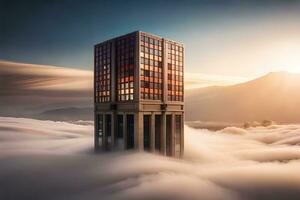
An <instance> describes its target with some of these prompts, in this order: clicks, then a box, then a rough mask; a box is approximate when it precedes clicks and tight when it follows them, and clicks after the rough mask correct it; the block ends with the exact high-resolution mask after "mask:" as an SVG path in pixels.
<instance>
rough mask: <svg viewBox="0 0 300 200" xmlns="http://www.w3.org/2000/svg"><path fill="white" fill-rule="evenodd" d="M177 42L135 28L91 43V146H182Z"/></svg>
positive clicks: (175, 149) (175, 150)
mask: <svg viewBox="0 0 300 200" xmlns="http://www.w3.org/2000/svg"><path fill="white" fill-rule="evenodd" d="M183 69H184V48H183V45H182V44H180V43H178V42H174V41H171V40H168V39H165V38H161V37H158V36H155V35H152V34H149V33H145V32H141V31H136V32H133V33H129V34H126V35H123V36H120V37H117V38H113V39H111V40H107V41H105V42H102V43H100V44H97V45H95V47H94V111H95V113H94V114H95V116H94V117H95V118H94V119H95V133H94V134H95V135H94V136H95V150H98V149H100V148H101V149H105V150H125V149H137V150H144V151H149V152H157V153H161V154H163V155H167V156H174V157H180V156H181V155H182V154H183V150H184V84H183V81H184V80H183V75H184V74H183V73H184V71H183Z"/></svg>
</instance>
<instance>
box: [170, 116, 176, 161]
mask: <svg viewBox="0 0 300 200" xmlns="http://www.w3.org/2000/svg"><path fill="white" fill-rule="evenodd" d="M171 123H172V125H171V127H172V130H171V156H175V142H176V140H175V131H176V124H175V114H174V113H172V119H171Z"/></svg>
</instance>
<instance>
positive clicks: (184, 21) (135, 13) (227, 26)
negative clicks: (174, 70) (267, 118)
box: [0, 0, 300, 78]
mask: <svg viewBox="0 0 300 200" xmlns="http://www.w3.org/2000/svg"><path fill="white" fill-rule="evenodd" d="M225 2H226V3H225ZM135 30H142V31H146V32H150V33H154V34H157V35H161V36H163V37H167V38H170V39H173V40H178V41H181V42H183V43H184V44H185V47H186V58H185V64H186V67H185V71H186V72H188V73H196V72H197V73H202V74H217V75H227V76H238V77H247V78H252V77H255V76H259V75H262V74H264V73H267V72H269V71H278V70H288V71H293V72H295V71H298V72H300V56H299V52H300V1H290V0H288V1H279V0H276V1H275V0H274V1H263V0H260V1H238V0H235V1H208V0H203V1H200V0H199V1H184V0H182V1H167V0H164V1H156V0H151V1H150V0H148V1H142V0H139V1H121V0H120V1H115V0H110V1H99V0H98V1H83V0H82V1H79V0H77V1H71V0H60V1H14V0H9V1H5V0H0V59H4V60H12V61H18V62H26V63H37V64H50V65H59V66H70V67H77V68H84V69H92V67H93V45H94V44H96V43H98V42H101V41H103V40H106V39H110V38H111V37H114V36H118V35H121V34H125V33H127V32H132V31H135Z"/></svg>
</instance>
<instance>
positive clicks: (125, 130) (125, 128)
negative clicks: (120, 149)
mask: <svg viewBox="0 0 300 200" xmlns="http://www.w3.org/2000/svg"><path fill="white" fill-rule="evenodd" d="M126 117H127V116H126V113H123V142H124V150H126V149H127V118H126Z"/></svg>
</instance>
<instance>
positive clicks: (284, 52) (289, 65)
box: [273, 43, 300, 73]
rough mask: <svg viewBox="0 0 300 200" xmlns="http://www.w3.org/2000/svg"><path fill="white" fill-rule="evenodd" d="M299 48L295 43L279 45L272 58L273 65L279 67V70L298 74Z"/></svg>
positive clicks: (299, 71)
mask: <svg viewBox="0 0 300 200" xmlns="http://www.w3.org/2000/svg"><path fill="white" fill-rule="evenodd" d="M299 52H300V47H299V46H297V45H296V44H295V43H285V44H281V46H280V48H278V49H277V51H276V53H275V54H274V57H273V62H274V65H277V66H280V70H284V71H288V72H291V73H300V54H299Z"/></svg>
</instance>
